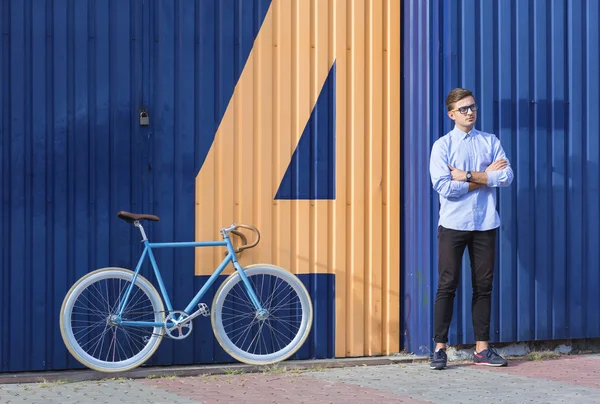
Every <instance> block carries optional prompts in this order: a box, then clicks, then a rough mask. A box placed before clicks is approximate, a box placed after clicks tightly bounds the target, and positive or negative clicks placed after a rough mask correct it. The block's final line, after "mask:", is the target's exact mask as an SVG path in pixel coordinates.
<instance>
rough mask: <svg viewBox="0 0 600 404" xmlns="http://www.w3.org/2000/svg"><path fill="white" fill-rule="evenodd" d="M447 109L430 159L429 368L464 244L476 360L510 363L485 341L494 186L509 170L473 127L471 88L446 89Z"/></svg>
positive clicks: (441, 357)
mask: <svg viewBox="0 0 600 404" xmlns="http://www.w3.org/2000/svg"><path fill="white" fill-rule="evenodd" d="M446 108H447V109H448V117H449V118H450V119H452V120H453V121H454V124H455V126H454V129H452V131H450V132H449V133H447V134H446V135H445V136H443V137H441V138H440V139H438V140H437V141H436V142H435V143H434V144H433V148H432V150H431V159H430V175H431V182H432V184H433V189H435V191H436V192H437V193H438V194H439V198H440V219H439V223H438V274H439V280H438V287H437V294H436V298H435V306H434V333H435V335H434V341H435V343H436V347H435V352H434V353H433V357H432V359H431V363H430V367H431V369H436V370H440V369H444V368H445V367H446V362H447V360H448V359H447V356H446V343H447V342H448V328H449V326H450V321H451V320H452V308H453V304H454V296H455V292H456V288H457V286H458V282H459V278H460V273H461V260H462V256H463V254H464V251H465V248H467V249H468V251H469V258H470V260H471V282H472V287H473V301H472V314H473V328H474V332H475V341H476V345H475V354H474V363H475V364H478V365H488V366H506V365H507V364H508V362H507V361H506V360H505V359H504V358H502V357H501V356H500V355H498V353H497V352H496V351H495V350H494V349H493V348H491V347H490V346H489V345H488V340H489V339H490V313H491V310H490V306H491V295H492V282H493V278H494V254H495V247H496V229H497V228H498V227H499V226H500V217H499V215H498V212H497V211H496V190H495V188H498V187H508V186H509V185H510V184H511V182H512V180H513V172H512V168H511V166H510V163H509V161H508V159H507V158H506V154H505V153H504V150H503V148H502V145H501V144H500V140H498V138H497V137H496V136H495V135H493V134H490V133H485V132H481V131H479V130H477V129H475V128H474V126H475V122H476V121H477V104H476V103H475V97H474V96H473V93H472V92H471V91H469V90H467V89H464V88H455V89H454V90H452V91H450V93H449V94H448V97H447V98H446Z"/></svg>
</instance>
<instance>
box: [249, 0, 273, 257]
mask: <svg viewBox="0 0 600 404" xmlns="http://www.w3.org/2000/svg"><path fill="white" fill-rule="evenodd" d="M279 3H280V2H279V1H275V2H273V3H272V5H271V11H269V13H270V14H271V18H269V19H268V24H264V23H263V26H262V28H261V34H260V35H259V37H258V38H257V43H256V45H255V52H256V55H257V61H255V62H254V63H255V71H254V74H255V80H256V84H255V87H254V88H255V91H254V94H253V104H254V107H255V114H256V119H255V120H254V125H253V132H254V139H255V142H256V146H255V150H254V154H255V156H256V159H255V161H254V167H255V176H254V177H255V178H254V179H255V182H254V184H255V186H254V189H255V192H256V198H257V201H256V204H255V206H254V210H255V212H256V216H255V222H256V225H257V227H258V229H259V230H260V232H261V242H260V243H259V245H258V247H257V248H256V252H255V253H254V255H253V256H252V257H251V258H254V259H255V262H268V263H274V262H275V255H276V254H275V251H276V250H277V248H278V247H279V246H278V242H279V241H278V237H276V236H275V235H276V231H275V222H274V216H275V214H276V206H275V204H274V201H273V196H274V194H275V192H276V191H275V190H276V189H277V188H276V187H275V186H274V183H275V182H276V181H277V180H278V179H275V178H273V174H274V172H275V170H274V164H275V158H274V157H275V149H274V139H273V137H274V128H275V127H276V122H277V116H276V114H275V111H276V110H275V105H276V102H275V101H274V100H276V99H277V98H276V97H277V94H276V90H275V89H276V87H277V79H278V77H277V76H276V75H275V72H276V63H277V60H276V59H275V58H276V51H277V47H276V44H277V36H276V32H277V25H278V13H279V12H278V9H279Z"/></svg>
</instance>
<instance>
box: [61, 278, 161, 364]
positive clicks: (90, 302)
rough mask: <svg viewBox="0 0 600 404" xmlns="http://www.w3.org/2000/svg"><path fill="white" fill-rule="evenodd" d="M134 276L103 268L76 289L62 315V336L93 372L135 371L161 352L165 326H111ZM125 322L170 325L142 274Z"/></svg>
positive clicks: (128, 307)
mask: <svg viewBox="0 0 600 404" xmlns="http://www.w3.org/2000/svg"><path fill="white" fill-rule="evenodd" d="M133 275H134V272H132V271H129V270H126V269H122V268H103V269H99V270H97V271H94V272H91V273H89V274H87V275H85V276H83V277H82V278H81V279H79V281H77V283H75V285H73V286H72V287H71V289H70V290H69V292H68V293H67V295H66V296H65V299H64V301H63V304H62V308H61V311H60V313H61V314H60V332H61V334H62V337H63V341H64V343H65V345H66V347H67V349H68V350H69V352H71V354H72V355H73V356H74V357H75V359H77V360H78V361H79V362H81V363H82V364H83V365H85V366H87V367H88V368H90V369H94V370H97V371H100V372H123V371H127V370H130V369H133V368H135V367H137V366H139V365H141V364H142V363H144V362H145V361H146V360H148V359H149V358H150V357H151V356H152V354H154V352H155V351H156V349H157V348H158V345H159V344H160V342H161V340H162V335H163V333H164V328H163V327H146V328H141V327H125V326H122V325H116V324H114V323H113V322H111V316H112V315H114V314H115V312H116V310H117V309H118V307H119V304H120V302H121V299H122V298H123V297H124V294H125V292H126V290H127V287H128V286H129V285H130V284H131V281H132V280H133ZM122 319H123V320H124V321H147V322H164V319H165V313H164V307H163V304H162V300H161V298H160V295H159V294H158V292H157V291H156V289H155V288H154V286H152V284H151V283H150V282H148V280H146V279H145V278H144V277H142V276H141V275H138V277H137V279H136V281H135V284H134V286H133V289H132V291H131V294H130V296H129V300H128V303H127V306H126V307H125V309H124V310H123V315H122Z"/></svg>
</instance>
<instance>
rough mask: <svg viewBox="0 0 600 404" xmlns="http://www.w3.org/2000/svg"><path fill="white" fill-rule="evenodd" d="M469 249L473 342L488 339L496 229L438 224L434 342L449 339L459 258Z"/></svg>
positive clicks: (442, 341)
mask: <svg viewBox="0 0 600 404" xmlns="http://www.w3.org/2000/svg"><path fill="white" fill-rule="evenodd" d="M465 247H466V248H468V250H469V258H470V260H471V283H472V286H473V301H472V313H473V329H474V332H475V341H488V340H489V339H490V315H491V297H492V282H493V281H494V255H495V250H496V229H492V230H487V231H459V230H452V229H446V228H444V227H442V226H439V227H438V274H439V279H438V287H437V293H436V297H435V306H434V333H435V336H434V341H435V342H436V343H437V342H440V343H446V342H448V328H449V327H450V322H451V321H452V309H453V307H454V306H453V305H454V296H455V294H456V288H457V287H458V283H459V281H460V272H461V267H462V265H461V261H462V256H463V254H464V252H465Z"/></svg>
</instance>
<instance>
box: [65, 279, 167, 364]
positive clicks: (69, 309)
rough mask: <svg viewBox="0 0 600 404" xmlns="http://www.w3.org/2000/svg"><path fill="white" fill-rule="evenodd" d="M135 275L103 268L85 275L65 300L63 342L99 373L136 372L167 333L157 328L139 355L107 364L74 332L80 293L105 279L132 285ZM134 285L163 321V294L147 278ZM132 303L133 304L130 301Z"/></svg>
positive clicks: (79, 359)
mask: <svg viewBox="0 0 600 404" xmlns="http://www.w3.org/2000/svg"><path fill="white" fill-rule="evenodd" d="M133 275H134V272H132V271H130V270H127V269H123V268H103V269H98V270H96V271H94V272H90V273H89V274H87V275H85V276H83V277H82V278H81V279H79V280H78V281H77V282H76V283H75V284H74V285H73V286H72V287H71V289H70V290H69V292H68V293H67V295H66V296H65V299H64V300H63V304H62V308H61V311H60V313H61V314H60V332H61V335H62V338H63V341H64V343H65V345H66V347H67V349H68V350H69V352H70V353H71V354H72V355H73V357H74V358H75V359H77V360H78V361H79V362H80V363H81V364H83V365H84V366H87V367H88V368H90V369H94V370H97V371H99V372H124V371H127V370H130V369H133V368H135V367H137V366H139V365H141V364H142V363H144V362H146V361H147V360H148V359H149V358H150V357H151V356H152V355H153V354H154V352H155V351H156V349H157V348H158V346H159V344H160V342H161V340H162V335H163V333H164V328H163V327H154V328H153V329H152V333H151V335H150V336H149V338H148V341H147V342H146V343H145V346H144V348H143V349H141V350H140V352H139V353H137V354H136V355H134V356H132V357H131V358H128V359H126V360H123V361H104V360H100V359H98V358H95V357H93V356H92V355H90V354H88V353H87V352H86V351H85V349H83V348H82V347H81V346H80V345H79V343H78V342H77V339H76V338H75V335H74V333H73V324H72V323H71V319H72V313H73V307H74V304H75V302H76V301H77V298H78V297H79V296H80V295H81V293H82V292H83V291H84V290H86V289H87V288H88V287H89V286H91V285H93V284H94V283H96V282H98V281H101V280H105V279H119V280H123V281H125V282H126V283H130V282H131V280H132V279H133ZM135 285H136V286H137V287H139V288H140V289H141V290H142V291H143V292H144V294H145V295H146V297H147V298H148V300H149V302H150V303H151V306H152V311H153V312H154V321H155V322H164V318H165V317H164V306H163V303H162V299H161V298H160V295H159V294H158V292H157V291H156V289H155V288H154V286H152V284H151V283H150V282H148V280H147V279H145V278H144V277H142V276H141V275H138V277H137V279H136V282H135ZM130 302H131V301H130Z"/></svg>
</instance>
